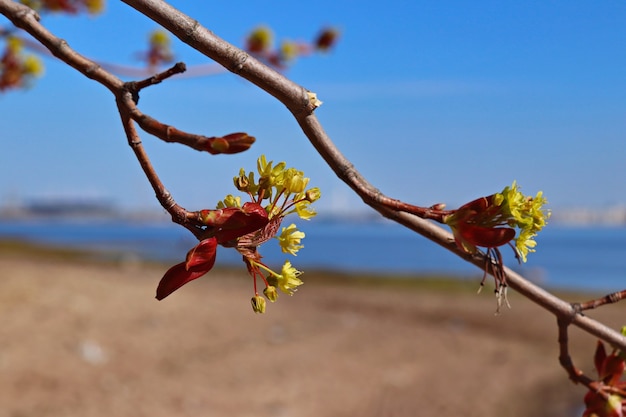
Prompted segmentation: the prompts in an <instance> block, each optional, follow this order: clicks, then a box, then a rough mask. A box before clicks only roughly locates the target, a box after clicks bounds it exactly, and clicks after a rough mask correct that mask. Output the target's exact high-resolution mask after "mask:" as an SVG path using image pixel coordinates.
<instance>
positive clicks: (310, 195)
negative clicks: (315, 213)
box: [305, 187, 322, 203]
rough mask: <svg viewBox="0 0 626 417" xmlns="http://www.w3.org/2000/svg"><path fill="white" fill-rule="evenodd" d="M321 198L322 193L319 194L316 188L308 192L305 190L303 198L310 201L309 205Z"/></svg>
mask: <svg viewBox="0 0 626 417" xmlns="http://www.w3.org/2000/svg"><path fill="white" fill-rule="evenodd" d="M321 196H322V193H321V192H320V189H319V188H317V187H314V188H311V189H310V190H307V192H306V193H305V197H306V199H307V201H310V202H311V203H313V202H314V201H317V200H319V199H320V197H321Z"/></svg>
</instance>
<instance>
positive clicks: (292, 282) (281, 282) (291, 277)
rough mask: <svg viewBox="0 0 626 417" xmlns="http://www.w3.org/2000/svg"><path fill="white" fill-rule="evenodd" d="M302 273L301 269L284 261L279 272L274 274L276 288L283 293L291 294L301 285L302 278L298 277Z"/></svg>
mask: <svg viewBox="0 0 626 417" xmlns="http://www.w3.org/2000/svg"><path fill="white" fill-rule="evenodd" d="M300 275H302V271H298V270H297V269H296V268H294V267H293V266H291V262H289V261H285V263H284V264H283V268H282V270H281V272H280V274H278V275H276V279H277V281H278V288H279V289H280V290H281V291H282V292H284V293H285V294H289V295H293V293H294V292H295V291H296V290H297V289H298V287H299V286H300V285H302V280H300V278H298V277H299V276H300Z"/></svg>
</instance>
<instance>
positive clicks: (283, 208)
mask: <svg viewBox="0 0 626 417" xmlns="http://www.w3.org/2000/svg"><path fill="white" fill-rule="evenodd" d="M257 175H258V181H257V180H256V176H257ZM233 183H234V185H235V187H236V188H237V189H238V190H239V191H242V192H245V193H247V194H248V196H249V197H250V199H251V200H252V202H254V203H257V204H260V205H261V206H262V207H263V208H264V209H265V211H266V212H267V216H268V219H269V220H270V222H271V223H272V222H274V223H275V222H278V223H279V224H280V222H282V219H283V218H284V217H285V216H287V215H289V214H291V213H296V214H297V215H298V216H299V217H300V218H301V219H304V220H309V219H311V218H312V217H313V216H315V214H316V213H315V210H313V209H312V208H311V207H310V205H311V203H313V202H315V201H317V200H318V199H319V198H320V196H321V193H320V190H319V188H317V187H314V188H308V189H307V186H308V185H309V178H307V177H305V176H304V173H303V172H302V171H299V170H297V169H295V168H288V167H287V165H286V164H285V162H279V163H277V164H274V162H273V161H269V162H268V161H267V159H266V157H265V155H261V156H260V157H259V159H258V160H257V170H256V172H246V170H245V169H243V168H242V169H240V170H239V175H237V176H236V177H234V178H233ZM229 207H242V205H241V198H239V197H234V196H232V195H228V196H226V198H225V199H224V200H222V201H220V202H219V203H218V204H217V208H218V209H224V208H229ZM304 237H305V234H304V233H303V232H301V231H300V230H298V228H297V226H296V225H295V224H293V223H292V224H290V225H289V226H287V227H282V229H281V231H280V233H278V234H277V235H276V236H274V238H276V239H277V240H278V243H279V245H280V248H281V250H282V252H283V253H287V254H290V255H293V256H296V254H297V252H298V251H299V250H300V249H302V248H303V247H304V245H302V239H304ZM242 253H243V254H244V258H245V261H246V263H247V264H248V270H249V271H250V272H251V274H252V275H253V276H254V277H255V279H256V277H257V276H259V277H263V280H264V281H265V289H264V290H263V295H264V296H265V298H263V297H261V296H260V295H259V294H258V293H255V295H254V297H253V298H252V300H251V303H252V309H253V310H254V311H255V312H256V313H264V312H265V307H266V300H265V299H267V300H269V301H270V302H274V301H276V300H277V299H278V291H277V289H279V290H280V291H281V292H283V293H285V294H289V295H292V294H293V293H294V292H295V291H296V290H297V288H298V287H299V286H300V285H302V280H301V279H300V278H299V277H300V275H302V271H298V270H297V269H296V268H295V267H293V266H292V265H291V262H289V261H285V263H284V264H283V266H282V269H281V271H280V273H278V272H274V271H273V270H271V269H270V268H269V267H268V266H267V265H265V264H263V262H261V260H260V259H261V258H260V256H259V257H255V256H249V255H246V254H248V249H247V248H246V250H245V251H243V252H242ZM266 276H267V278H265V277H266ZM255 285H256V284H255ZM255 292H256V286H255Z"/></svg>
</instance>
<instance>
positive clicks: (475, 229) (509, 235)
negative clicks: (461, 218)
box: [458, 224, 515, 248]
mask: <svg viewBox="0 0 626 417" xmlns="http://www.w3.org/2000/svg"><path fill="white" fill-rule="evenodd" d="M458 231H459V233H460V235H461V237H462V238H463V239H464V240H466V241H467V242H469V243H471V244H472V245H475V246H482V247H485V248H496V247H498V246H502V245H504V244H506V243H508V242H510V241H511V239H513V238H514V237H515V229H511V228H509V227H483V226H474V225H470V224H463V225H459V226H458Z"/></svg>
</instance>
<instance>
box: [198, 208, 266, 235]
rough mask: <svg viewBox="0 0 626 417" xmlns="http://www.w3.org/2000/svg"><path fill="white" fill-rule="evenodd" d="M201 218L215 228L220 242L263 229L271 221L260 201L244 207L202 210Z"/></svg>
mask: <svg viewBox="0 0 626 417" xmlns="http://www.w3.org/2000/svg"><path fill="white" fill-rule="evenodd" d="M200 219H201V220H202V222H203V223H204V224H206V225H207V226H211V227H213V228H215V237H216V238H217V241H218V243H225V242H229V241H231V240H234V239H237V238H238V237H241V236H244V235H247V234H248V233H252V232H254V231H256V230H259V229H262V228H263V227H265V225H266V224H267V223H268V222H269V219H268V216H267V212H266V211H265V209H264V208H263V207H262V206H261V205H260V204H258V203H245V204H244V205H243V207H241V208H238V207H228V208H225V209H220V210H202V211H201V212H200Z"/></svg>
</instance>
